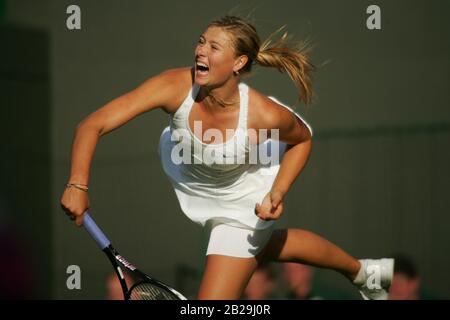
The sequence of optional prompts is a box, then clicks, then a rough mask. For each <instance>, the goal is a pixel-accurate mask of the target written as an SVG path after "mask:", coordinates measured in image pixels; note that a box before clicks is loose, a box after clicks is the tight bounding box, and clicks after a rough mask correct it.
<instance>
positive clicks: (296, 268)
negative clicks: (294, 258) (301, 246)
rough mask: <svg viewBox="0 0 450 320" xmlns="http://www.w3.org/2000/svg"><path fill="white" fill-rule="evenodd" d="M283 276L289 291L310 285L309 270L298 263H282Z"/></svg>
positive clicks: (310, 273)
mask: <svg viewBox="0 0 450 320" xmlns="http://www.w3.org/2000/svg"><path fill="white" fill-rule="evenodd" d="M283 275H284V278H285V279H286V281H287V283H288V285H289V287H290V288H291V289H296V288H297V287H300V286H303V285H305V284H310V283H311V281H312V270H311V268H310V267H308V266H305V265H303V264H299V263H293V262H292V263H291V262H289V263H284V264H283Z"/></svg>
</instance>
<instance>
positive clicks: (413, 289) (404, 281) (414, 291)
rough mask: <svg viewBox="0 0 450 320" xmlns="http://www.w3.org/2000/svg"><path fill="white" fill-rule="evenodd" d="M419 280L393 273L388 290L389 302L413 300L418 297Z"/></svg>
mask: <svg viewBox="0 0 450 320" xmlns="http://www.w3.org/2000/svg"><path fill="white" fill-rule="evenodd" d="M418 292H419V280H418V279H411V278H409V277H407V276H406V275H404V274H402V273H394V278H393V279H392V285H391V288H390V289H389V299H390V300H415V299H417V297H418Z"/></svg>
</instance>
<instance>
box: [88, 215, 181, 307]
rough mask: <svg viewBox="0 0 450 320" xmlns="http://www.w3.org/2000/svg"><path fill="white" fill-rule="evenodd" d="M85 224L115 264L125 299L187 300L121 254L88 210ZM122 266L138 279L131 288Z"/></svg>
mask: <svg viewBox="0 0 450 320" xmlns="http://www.w3.org/2000/svg"><path fill="white" fill-rule="evenodd" d="M83 226H84V228H85V229H86V230H87V232H88V233H89V234H90V235H91V237H92V238H93V239H94V240H95V242H97V244H98V245H99V247H100V249H102V251H103V252H104V253H105V254H106V256H107V257H108V259H109V261H110V262H111V264H112V265H113V267H114V271H115V272H116V275H117V277H118V278H119V281H120V285H121V287H122V291H123V296H124V298H125V300H187V299H186V298H185V297H184V296H183V295H182V294H181V293H179V292H178V291H176V290H175V289H173V288H171V287H169V286H168V285H166V284H164V283H162V282H160V281H158V280H156V279H153V278H151V277H150V276H148V275H146V274H145V273H143V272H142V271H140V270H139V269H137V268H136V267H135V266H134V265H132V264H131V263H129V262H128V261H127V260H126V259H125V258H124V257H123V256H121V255H120V254H119V253H118V252H117V251H116V249H114V247H113V246H112V245H111V242H110V241H109V240H108V238H107V237H106V236H105V234H104V233H103V232H102V230H101V229H100V228H99V227H98V226H97V224H96V223H95V222H94V220H93V219H92V217H91V216H90V215H89V213H88V212H87V211H86V212H85V213H84V217H83ZM122 267H123V268H124V269H125V270H126V271H127V272H128V274H129V275H131V276H132V277H133V279H135V280H136V281H135V283H134V284H133V285H132V286H131V288H130V289H128V286H127V283H126V281H125V276H124V273H123V271H122Z"/></svg>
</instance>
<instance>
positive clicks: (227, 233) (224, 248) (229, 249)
mask: <svg viewBox="0 0 450 320" xmlns="http://www.w3.org/2000/svg"><path fill="white" fill-rule="evenodd" d="M207 226H208V227H209V228H210V230H211V232H210V236H209V243H208V249H207V251H206V255H210V254H220V255H224V256H232V257H237V258H252V257H255V256H256V255H258V254H259V253H260V252H261V250H262V249H263V248H264V247H265V246H266V244H267V243H268V241H269V239H270V237H271V235H272V232H273V229H274V224H272V225H271V226H270V227H268V228H266V229H262V230H253V229H248V228H245V227H236V226H231V225H229V224H225V223H223V222H219V221H208V224H207Z"/></svg>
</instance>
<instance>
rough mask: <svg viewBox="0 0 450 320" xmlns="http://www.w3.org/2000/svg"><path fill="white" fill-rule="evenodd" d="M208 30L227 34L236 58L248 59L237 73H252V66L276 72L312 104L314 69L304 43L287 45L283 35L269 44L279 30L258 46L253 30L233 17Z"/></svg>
mask: <svg viewBox="0 0 450 320" xmlns="http://www.w3.org/2000/svg"><path fill="white" fill-rule="evenodd" d="M209 27H219V28H223V29H224V30H225V31H227V32H229V34H230V36H231V39H232V42H233V45H234V49H235V54H236V56H240V55H246V56H247V57H248V62H247V63H246V65H245V66H244V67H243V68H242V69H241V70H239V73H242V74H244V73H249V72H251V69H252V66H253V64H259V65H261V66H264V67H274V68H277V69H278V70H279V71H280V72H286V73H287V74H288V75H289V76H290V77H291V79H292V81H293V82H294V83H295V85H296V86H297V88H298V91H299V98H300V100H303V101H304V102H305V103H306V104H310V103H311V101H312V97H313V90H312V85H311V74H312V72H313V71H314V70H315V69H316V68H315V66H314V65H313V64H312V63H311V62H310V61H309V58H308V56H307V53H308V51H309V50H310V49H311V48H310V46H309V45H308V44H307V43H304V44H295V43H293V42H292V41H289V39H288V36H287V33H286V32H285V33H284V34H283V35H282V36H281V38H280V39H279V40H277V41H275V42H274V43H272V39H273V38H274V36H275V35H277V34H279V33H280V32H281V31H282V30H283V28H280V29H279V30H277V31H276V32H275V33H273V34H272V35H271V36H270V37H269V38H268V39H267V40H266V41H264V43H263V44H262V45H260V43H261V41H260V38H259V36H258V33H257V31H256V29H255V27H254V26H253V25H251V24H250V23H249V22H247V21H246V20H244V19H242V18H239V17H236V16H224V17H222V18H219V19H218V20H215V21H212V22H211V23H210V24H209Z"/></svg>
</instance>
